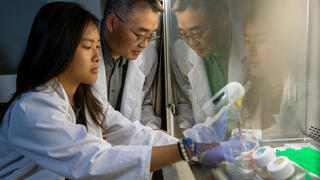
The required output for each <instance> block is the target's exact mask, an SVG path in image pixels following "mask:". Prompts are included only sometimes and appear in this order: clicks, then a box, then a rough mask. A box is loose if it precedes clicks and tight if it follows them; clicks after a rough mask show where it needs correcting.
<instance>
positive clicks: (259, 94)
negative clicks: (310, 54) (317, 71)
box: [242, 0, 306, 136]
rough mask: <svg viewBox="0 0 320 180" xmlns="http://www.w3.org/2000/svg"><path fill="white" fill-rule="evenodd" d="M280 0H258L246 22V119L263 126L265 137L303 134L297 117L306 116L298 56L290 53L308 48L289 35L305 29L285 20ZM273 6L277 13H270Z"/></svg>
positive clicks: (248, 123)
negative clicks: (298, 70)
mask: <svg viewBox="0 0 320 180" xmlns="http://www.w3.org/2000/svg"><path fill="white" fill-rule="evenodd" d="M276 2H277V1H275V0H273V1H268V2H267V1H264V2H263V1H262V2H260V3H256V4H255V6H254V8H255V9H252V12H251V14H249V16H248V18H247V19H246V22H245V24H244V25H245V32H244V35H245V50H246V57H247V62H248V67H249V79H248V81H247V83H246V85H245V86H246V88H247V92H246V96H245V98H244V104H243V105H244V107H243V111H242V119H243V120H244V123H243V124H244V126H245V127H246V128H249V129H261V130H262V135H263V136H283V135H286V136H287V135H288V136H289V135H297V134H301V133H299V131H300V129H299V128H298V126H297V121H298V119H297V118H303V114H304V109H303V108H304V99H305V97H306V94H303V93H302V95H300V97H299V95H298V94H297V91H298V87H297V86H298V85H297V84H298V82H297V80H296V79H297V78H296V77H297V74H293V68H294V66H296V59H295V57H292V56H290V53H292V51H295V50H296V51H297V52H299V48H301V49H303V48H305V47H304V45H303V44H302V46H301V45H300V44H299V42H298V41H295V39H294V38H289V37H291V34H292V33H293V34H294V36H296V35H299V34H300V35H302V37H303V34H301V33H303V32H299V29H297V28H294V26H292V25H290V24H288V22H284V21H282V20H284V17H281V14H284V12H286V9H277V6H276V5H277V4H276ZM271 8H272V10H273V13H272V14H270V13H267V12H270V10H271ZM275 19H277V20H275ZM289 25H290V26H291V27H290V28H289V27H288V26H289ZM289 29H290V32H288V31H286V30H289ZM293 43H294V44H293ZM293 45H294V46H293ZM300 51H301V50H300ZM302 60H303V59H299V61H302ZM302 70H304V69H302ZM300 85H302V87H303V86H304V85H303V84H300ZM302 89H303V88H302ZM300 90H301V86H300ZM299 106H300V107H299ZM299 113H300V114H299Z"/></svg>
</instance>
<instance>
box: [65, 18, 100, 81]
mask: <svg viewBox="0 0 320 180" xmlns="http://www.w3.org/2000/svg"><path fill="white" fill-rule="evenodd" d="M99 48H100V35H99V32H98V28H97V26H96V25H95V24H94V23H93V22H91V23H89V25H88V26H87V27H86V28H85V29H84V31H83V34H82V37H81V40H80V43H79V44H78V47H77V49H76V51H75V54H74V56H73V58H72V60H71V63H70V65H69V66H68V68H67V69H66V70H65V71H64V72H63V73H62V74H64V76H65V77H67V78H68V79H69V80H70V81H72V82H73V83H77V84H92V83H94V82H95V81H96V80H97V75H98V63H99V61H100V60H101V56H100V52H99Z"/></svg>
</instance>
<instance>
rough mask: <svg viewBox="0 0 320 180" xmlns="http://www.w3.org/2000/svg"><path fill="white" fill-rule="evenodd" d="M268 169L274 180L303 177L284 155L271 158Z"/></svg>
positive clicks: (295, 179) (296, 179) (290, 179)
mask: <svg viewBox="0 0 320 180" xmlns="http://www.w3.org/2000/svg"><path fill="white" fill-rule="evenodd" d="M267 169H268V171H269V172H270V174H271V177H272V178H273V179H274V180H293V179H294V180H299V179H304V174H303V172H301V171H300V170H299V169H298V168H296V167H295V166H294V165H293V163H292V162H291V161H290V160H289V159H288V158H287V157H285V156H279V157H277V158H275V159H274V160H272V161H271V162H270V163H269V164H268V166H267Z"/></svg>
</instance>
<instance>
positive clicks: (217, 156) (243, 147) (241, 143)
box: [199, 136, 257, 166]
mask: <svg viewBox="0 0 320 180" xmlns="http://www.w3.org/2000/svg"><path fill="white" fill-rule="evenodd" d="M256 146H257V141H251V140H250V141H249V140H248V138H246V137H245V136H243V137H242V139H240V137H239V136H235V137H231V138H230V139H229V140H228V141H224V142H221V143H220V145H219V146H216V147H214V148H211V149H209V150H207V151H205V152H204V153H201V154H200V155H199V162H200V164H203V165H208V166H214V165H216V164H217V163H219V162H221V161H223V160H226V161H228V162H233V161H234V159H235V158H236V157H238V156H239V155H240V154H241V153H242V152H244V151H249V150H252V149H253V148H254V147H256Z"/></svg>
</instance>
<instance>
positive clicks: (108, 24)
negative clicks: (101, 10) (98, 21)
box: [104, 13, 118, 32]
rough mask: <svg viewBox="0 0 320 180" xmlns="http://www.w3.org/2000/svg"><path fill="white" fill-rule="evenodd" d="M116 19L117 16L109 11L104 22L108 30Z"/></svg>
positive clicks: (113, 25)
mask: <svg viewBox="0 0 320 180" xmlns="http://www.w3.org/2000/svg"><path fill="white" fill-rule="evenodd" d="M117 20H118V19H117V17H116V16H115V15H114V14H113V13H110V14H109V15H108V16H107V17H106V19H105V22H104V23H105V27H106V28H107V29H108V31H109V32H112V31H113V29H114V27H115V24H116V21H117Z"/></svg>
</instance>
